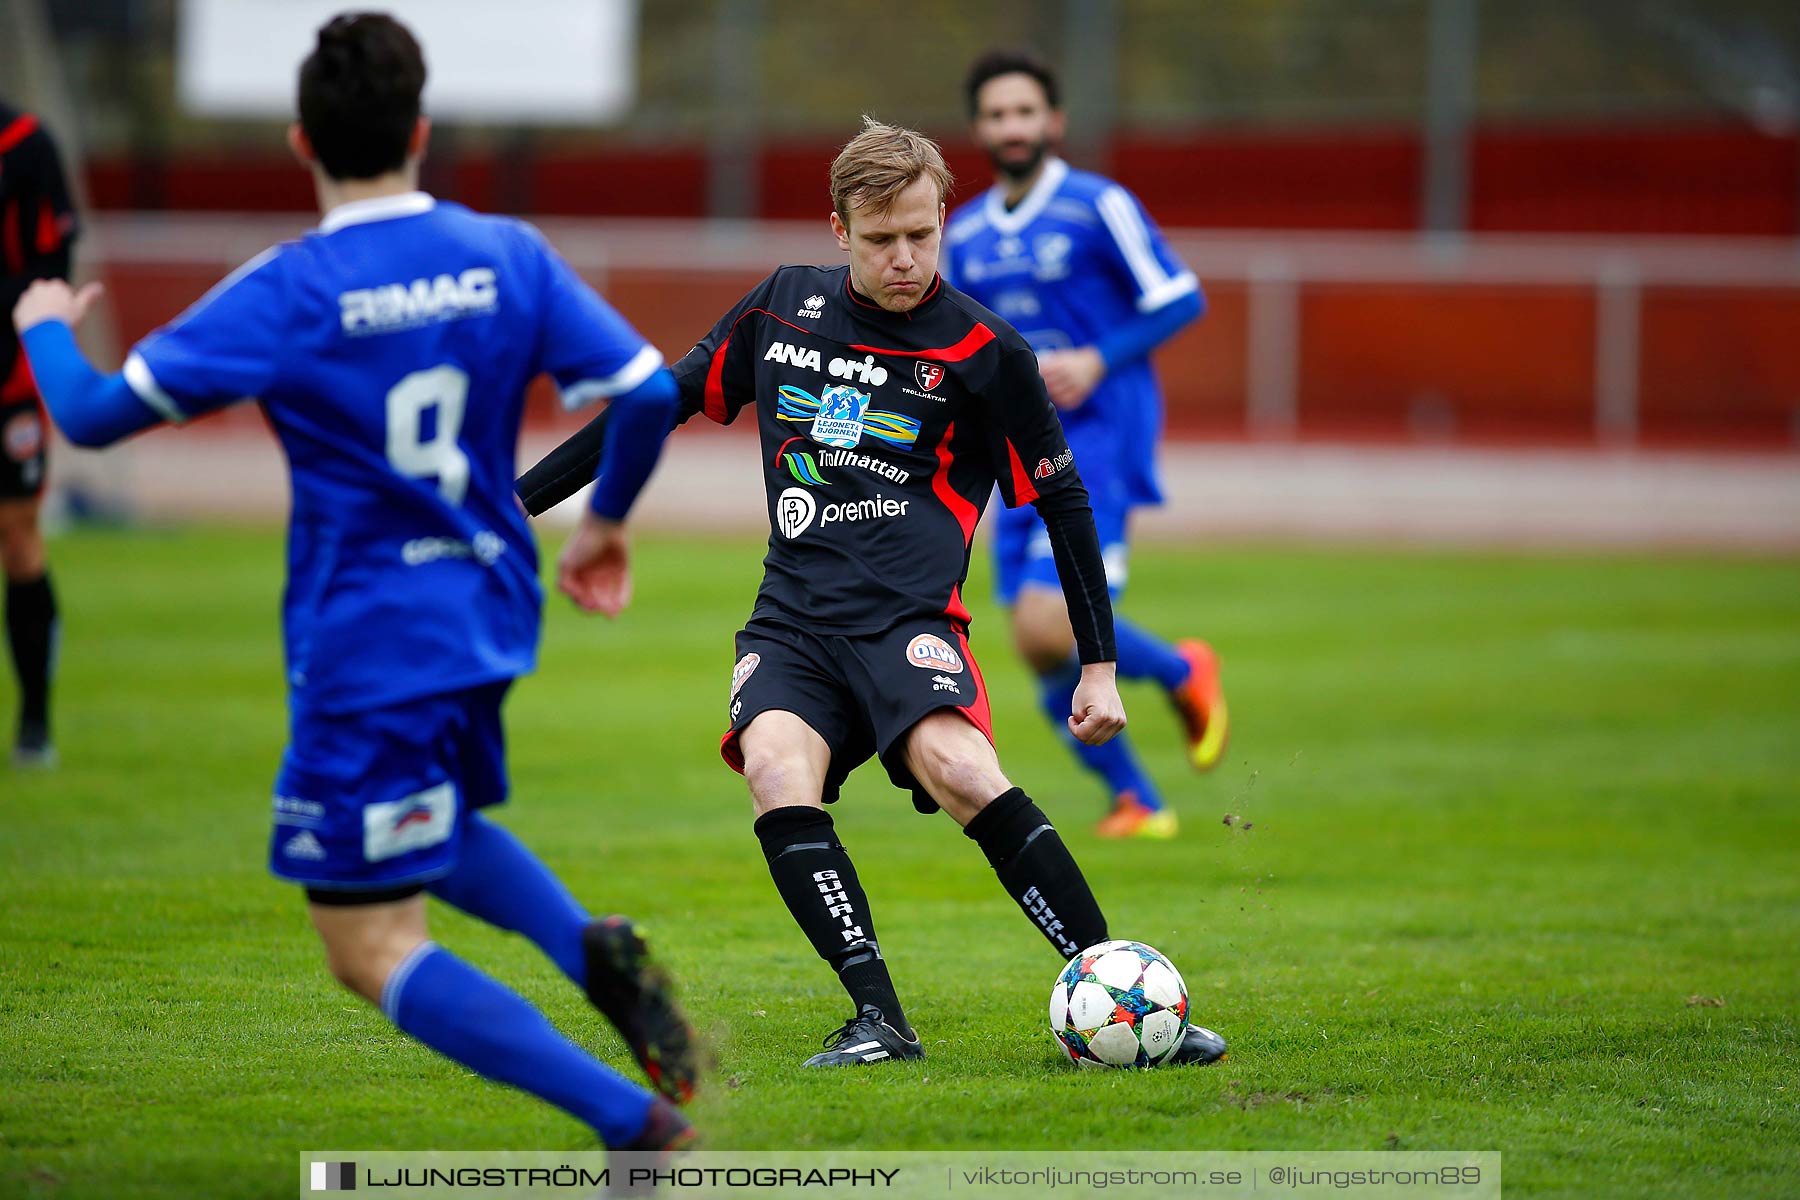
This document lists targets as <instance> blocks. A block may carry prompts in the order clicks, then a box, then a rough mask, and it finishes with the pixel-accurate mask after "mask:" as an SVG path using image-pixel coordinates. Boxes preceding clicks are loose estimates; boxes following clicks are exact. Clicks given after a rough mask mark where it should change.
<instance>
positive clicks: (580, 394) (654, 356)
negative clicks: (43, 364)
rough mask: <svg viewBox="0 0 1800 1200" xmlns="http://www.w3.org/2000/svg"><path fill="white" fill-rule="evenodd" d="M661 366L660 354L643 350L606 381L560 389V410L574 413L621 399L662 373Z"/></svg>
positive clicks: (583, 382) (650, 348) (586, 381)
mask: <svg viewBox="0 0 1800 1200" xmlns="http://www.w3.org/2000/svg"><path fill="white" fill-rule="evenodd" d="M662 365H663V356H662V354H661V352H660V351H658V350H657V348H656V347H655V346H645V347H644V348H643V349H642V350H639V351H638V352H637V353H636V354H634V355H632V356H631V361H630V362H628V363H626V364H625V365H624V366H622V367H620V368H619V369H618V370H617V371H614V372H613V373H612V374H611V375H608V376H607V377H606V378H604V379H583V380H579V381H578V382H576V383H572V384H570V385H569V386H568V387H566V388H564V389H563V391H562V406H563V409H564V410H565V411H567V412H574V411H575V410H576V409H578V408H582V407H584V406H585V405H589V404H592V403H593V402H594V401H596V400H606V399H609V398H611V397H613V396H623V395H624V394H625V393H626V392H629V391H631V390H632V389H633V388H635V387H637V386H638V385H639V384H641V383H643V382H644V380H646V379H648V378H650V377H651V376H652V375H654V374H656V373H657V371H659V370H661V369H662Z"/></svg>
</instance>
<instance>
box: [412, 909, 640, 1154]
mask: <svg viewBox="0 0 1800 1200" xmlns="http://www.w3.org/2000/svg"><path fill="white" fill-rule="evenodd" d="M381 1011H382V1012H384V1013H386V1014H387V1016H388V1019H389V1020H390V1021H392V1022H393V1023H394V1024H396V1025H398V1026H399V1027H400V1028H401V1029H402V1030H404V1031H405V1032H406V1033H409V1034H411V1035H412V1036H413V1037H415V1038H417V1039H419V1041H421V1042H424V1043H425V1044H426V1045H427V1046H430V1047H431V1048H432V1049H433V1050H436V1051H437V1052H438V1053H439V1054H442V1055H443V1056H444V1057H446V1058H450V1059H453V1060H455V1061H456V1062H459V1063H461V1064H462V1065H463V1066H465V1067H467V1068H469V1069H470V1070H471V1071H474V1072H476V1073H477V1074H480V1075H484V1076H486V1077H487V1078H489V1079H492V1080H494V1081H495V1082H496V1083H504V1084H510V1085H511V1086H513V1087H516V1088H519V1089H521V1090H523V1091H527V1092H530V1093H531V1094H532V1095H534V1096H536V1097H538V1098H539V1099H541V1100H545V1101H548V1102H549V1103H551V1104H554V1105H556V1107H558V1108H560V1109H562V1110H563V1111H564V1112H566V1113H568V1114H569V1115H570V1116H572V1117H575V1118H576V1119H577V1120H580V1121H585V1122H586V1123H587V1124H589V1125H591V1126H592V1127H593V1129H594V1131H595V1132H596V1133H598V1134H599V1135H600V1140H601V1141H602V1142H604V1143H606V1145H608V1146H610V1147H618V1146H623V1145H625V1144H627V1143H628V1142H630V1141H631V1140H632V1139H633V1138H635V1137H637V1136H638V1134H640V1133H642V1132H643V1131H644V1123H645V1121H647V1120H648V1119H649V1116H650V1103H651V1100H652V1096H651V1094H650V1093H649V1092H648V1091H646V1090H644V1089H643V1088H641V1087H639V1086H638V1085H637V1084H635V1083H632V1082H631V1081H630V1080H628V1079H626V1078H625V1077H624V1076H623V1075H620V1074H619V1073H618V1072H617V1071H615V1070H613V1069H612V1068H611V1067H609V1066H607V1065H606V1064H605V1063H603V1062H601V1061H600V1060H599V1059H597V1058H595V1057H594V1056H593V1055H591V1054H589V1053H588V1052H587V1051H585V1050H583V1049H581V1048H580V1047H579V1046H577V1045H575V1043H573V1042H571V1041H570V1040H569V1039H568V1038H566V1037H564V1036H563V1035H562V1034H560V1033H558V1032H557V1031H556V1029H555V1027H554V1026H552V1025H551V1024H550V1022H549V1021H548V1020H546V1019H545V1018H544V1014H543V1013H540V1012H539V1011H538V1010H537V1009H535V1008H533V1007H532V1006H531V1005H530V1004H529V1003H528V1002H526V1000H525V999H524V998H523V997H521V996H519V995H518V994H517V993H516V992H513V991H511V990H509V989H507V988H506V987H505V986H503V985H502V984H500V983H498V982H496V981H495V980H493V979H490V978H488V977H487V976H486V975H483V974H482V973H481V972H480V971H477V970H476V969H475V968H474V967H471V966H470V965H469V964H468V963H465V962H463V961H462V960H461V959H459V958H457V957H456V956H455V955H454V954H451V953H450V952H449V951H448V950H444V949H442V948H441V947H439V946H438V945H437V944H436V943H434V942H425V943H423V944H421V945H420V946H419V948H418V949H417V950H414V951H413V952H412V953H411V954H409V955H407V956H406V958H405V959H404V960H402V962H401V963H400V965H399V966H397V967H395V968H394V973H393V974H392V975H390V976H388V981H387V983H386V985H385V986H383V987H382V989H381Z"/></svg>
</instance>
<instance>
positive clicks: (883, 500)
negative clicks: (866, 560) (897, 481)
mask: <svg viewBox="0 0 1800 1200" xmlns="http://www.w3.org/2000/svg"><path fill="white" fill-rule="evenodd" d="M911 507H912V501H911V500H889V499H888V498H887V497H886V496H884V495H882V494H881V493H880V492H877V493H875V495H874V496H873V497H871V498H869V499H866V500H846V501H844V502H843V503H841V504H826V505H822V506H821V505H820V504H819V502H818V501H817V500H815V499H813V495H812V493H811V492H809V491H807V490H806V489H804V488H788V489H787V490H786V491H784V492H782V493H781V495H779V496H777V497H776V498H775V527H776V528H777V529H779V530H780V531H781V536H782V537H785V538H788V539H789V540H792V539H794V538H797V537H799V536H800V535H801V534H803V533H805V532H806V531H807V530H808V529H811V528H812V525H813V521H814V520H815V519H817V520H818V523H819V528H821V529H823V528H824V527H825V526H827V525H845V524H857V523H859V522H862V521H886V520H892V519H893V518H895V517H904V516H905V515H906V514H907V511H908V510H909V509H910V508H911Z"/></svg>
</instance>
